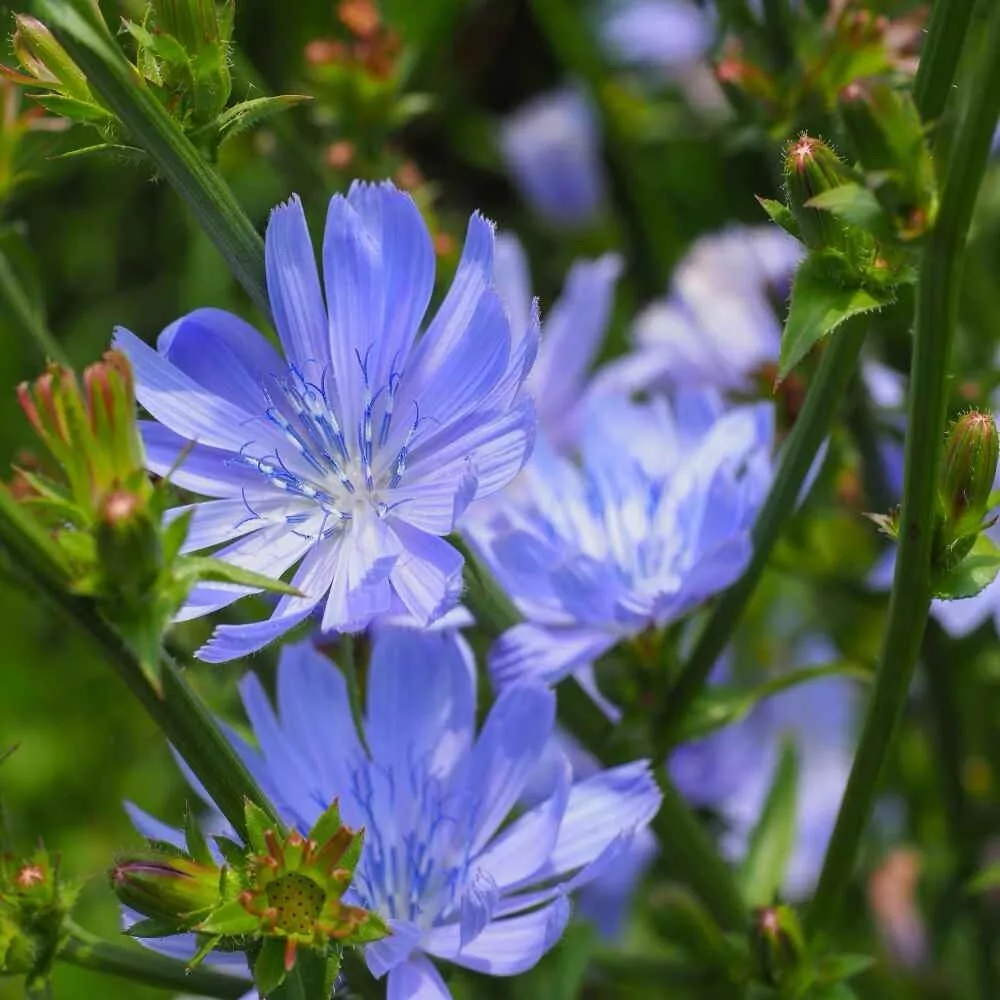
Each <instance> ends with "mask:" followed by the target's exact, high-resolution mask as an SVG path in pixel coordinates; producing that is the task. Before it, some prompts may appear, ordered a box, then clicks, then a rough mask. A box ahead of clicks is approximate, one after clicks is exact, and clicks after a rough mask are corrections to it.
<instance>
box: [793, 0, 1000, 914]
mask: <svg viewBox="0 0 1000 1000" xmlns="http://www.w3.org/2000/svg"><path fill="white" fill-rule="evenodd" d="M990 18H991V21H990V27H989V37H988V39H987V43H986V45H985V49H984V51H983V54H982V58H981V60H980V63H979V65H978V67H977V68H976V72H975V75H974V77H973V78H972V80H971V81H970V88H969V94H970V97H969V106H968V110H967V112H966V114H965V117H964V119H963V120H962V122H961V123H960V124H959V126H958V132H957V135H956V139H955V146H954V153H953V154H952V156H951V158H950V161H949V164H948V170H947V175H946V179H945V185H944V190H943V193H942V196H941V209H940V213H939V215H938V219H937V224H936V225H935V227H934V229H933V231H932V232H931V234H930V236H929V237H928V238H927V243H926V245H925V248H924V253H923V257H922V260H921V267H920V282H919V287H918V297H917V315H916V326H915V330H914V342H913V362H912V365H911V372H912V381H911V385H910V393H909V415H908V424H907V436H906V453H905V470H904V474H903V504H902V514H901V520H900V538H899V552H898V554H897V557H896V573H895V577H894V579H893V586H892V596H891V598H890V601H889V615H888V621H887V623H886V631H885V637H884V640H883V646H882V658H881V664H880V666H879V670H878V674H877V675H876V678H875V687H874V691H873V693H872V698H871V702H870V704H869V708H868V714H867V716H866V719H865V725H864V729H863V731H862V733H861V740H860V743H859V745H858V751H857V754H856V756H855V758H854V765H853V767H852V768H851V776H850V779H849V781H848V784H847V790H846V792H845V793H844V800H843V802H842V803H841V807H840V813H839V815H838V816H837V824H836V827H835V828H834V831H833V836H832V838H831V840H830V845H829V848H828V849H827V854H826V859H825V862H824V865H823V871H822V874H821V875H820V880H819V884H818V886H817V888H816V895H815V897H814V898H813V902H812V906H811V908H810V910H809V913H808V917H807V927H808V929H809V930H810V931H812V932H813V933H817V932H820V931H825V930H827V929H828V928H829V927H830V925H831V924H832V922H833V921H834V919H835V918H836V915H837V909H838V906H839V904H840V901H841V898H842V895H843V891H844V889H845V887H846V886H847V885H848V884H849V882H850V876H851V873H852V871H853V868H854V859H855V855H856V853H857V847H858V843H859V842H860V840H861V836H862V834H863V832H864V828H865V825H866V824H867V822H868V817H869V815H870V814H871V808H872V804H873V802H874V799H875V793H876V791H877V789H878V782H879V775H880V773H881V771H882V765H883V764H884V762H885V758H886V756H887V754H888V751H889V747H890V746H891V744H892V738H893V734H894V733H895V730H896V726H897V723H898V721H899V716H900V713H901V711H902V707H903V702H904V700H905V698H906V694H907V691H908V690H909V686H910V679H911V677H912V676H913V668H914V665H915V663H916V659H917V654H918V652H919V651H920V644H921V641H922V638H923V633H924V626H925V624H926V621H927V612H928V610H929V608H930V600H931V583H930V577H931V558H932V544H933V535H934V526H935V514H936V502H937V474H938V465H939V463H940V457H941V449H942V440H943V437H944V425H945V418H946V416H947V402H948V392H947V378H948V360H949V356H950V353H951V342H952V339H953V337H954V332H955V321H956V315H957V307H958V292H959V284H960V280H961V272H962V258H963V255H964V251H965V242H966V238H967V236H968V231H969V225H970V223H971V221H972V212H973V208H974V207H975V202H976V195H977V193H978V191H979V185H980V182H981V181H982V177H983V173H984V171H985V169H986V162H987V159H988V156H989V150H990V142H991V140H992V137H993V131H994V129H995V127H996V122H997V115H998V113H1000V5H996V6H994V7H993V9H992V11H991V12H990Z"/></svg>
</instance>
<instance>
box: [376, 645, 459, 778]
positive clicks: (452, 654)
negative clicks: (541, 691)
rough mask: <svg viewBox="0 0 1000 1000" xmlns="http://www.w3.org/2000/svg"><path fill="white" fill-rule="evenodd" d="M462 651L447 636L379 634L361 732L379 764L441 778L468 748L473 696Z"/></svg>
mask: <svg viewBox="0 0 1000 1000" xmlns="http://www.w3.org/2000/svg"><path fill="white" fill-rule="evenodd" d="M467 652H468V651H467V647H465V644H464V643H463V642H461V640H460V639H459V638H458V637H457V636H455V635H453V634H450V633H447V632H423V631H417V630H416V629H400V628H385V629H379V630H378V632H377V633H376V635H375V639H374V645H373V647H372V654H371V662H370V666H369V673H368V698H367V702H368V704H367V712H366V716H365V718H366V722H365V733H366V735H367V737H368V747H369V749H370V750H371V754H372V757H373V759H374V760H376V761H378V763H379V765H380V766H385V767H392V768H393V769H394V770H395V773H397V774H405V773H407V772H408V771H409V770H411V769H412V768H413V767H415V766H416V767H419V768H420V769H422V770H425V771H426V772H427V773H429V774H444V773H448V772H449V771H450V770H451V768H452V767H453V766H454V764H455V762H456V761H457V760H459V759H460V758H462V757H463V756H464V755H465V753H466V752H467V751H468V749H469V747H470V745H471V744H472V738H473V735H474V731H475V713H476V696H475V688H474V685H473V677H472V676H471V675H470V672H469V662H468V656H467Z"/></svg>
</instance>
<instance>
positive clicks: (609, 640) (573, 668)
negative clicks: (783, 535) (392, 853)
mask: <svg viewBox="0 0 1000 1000" xmlns="http://www.w3.org/2000/svg"><path fill="white" fill-rule="evenodd" d="M772 440H773V409H772V407H771V406H770V405H768V404H760V405H756V406H747V407H739V408H736V409H732V410H730V411H729V412H723V408H722V404H721V402H720V401H719V399H718V397H716V396H714V395H712V394H679V395H678V396H677V398H676V399H675V400H674V402H673V403H668V401H667V400H666V399H664V398H654V399H652V400H650V401H648V402H645V403H633V402H630V401H629V400H627V399H625V398H622V397H616V396H602V397H597V398H595V399H594V400H593V403H592V405H591V408H590V411H589V413H588V416H587V421H586V425H585V428H584V432H583V435H582V441H581V448H580V450H581V465H580V466H579V467H578V466H577V465H575V464H574V463H573V462H571V461H569V460H568V459H566V458H562V457H560V456H558V455H557V454H556V453H555V452H554V451H553V450H552V449H551V448H550V447H549V446H548V445H547V444H545V443H543V442H542V441H541V440H539V444H538V448H537V449H536V452H535V456H534V458H533V459H532V461H531V462H530V463H529V465H528V466H527V468H526V469H525V471H524V473H523V474H522V477H521V478H520V479H519V480H518V483H517V486H516V488H514V489H512V490H509V491H507V492H506V493H505V494H504V495H503V496H501V497H499V498H498V499H497V500H496V501H494V502H493V503H492V504H491V505H490V507H489V510H488V511H487V512H486V513H485V514H484V515H483V516H482V517H477V518H472V519H469V520H467V521H466V522H464V524H463V529H464V530H465V531H466V532H467V534H468V536H469V538H470V541H471V542H472V544H473V545H474V546H475V548H476V549H477V551H478V552H479V554H480V556H481V557H482V558H483V560H484V561H485V562H486V564H487V566H488V567H489V568H490V570H491V571H492V573H493V574H494V576H495V577H496V579H497V580H498V582H499V583H500V585H501V586H502V587H503V588H504V589H505V590H506V591H507V593H508V594H509V595H510V597H511V598H512V599H513V600H514V602H515V603H516V605H517V607H518V608H519V610H520V611H521V613H522V614H523V615H524V617H525V619H526V621H525V622H524V623H522V624H519V625H516V626H514V627H513V628H511V629H509V630H508V631H507V632H505V633H504V634H503V635H502V636H501V637H500V638H499V639H498V640H497V642H496V643H495V644H494V646H493V648H492V650H491V651H490V655H489V666H490V671H491V674H492V677H493V680H494V682H495V683H496V684H497V685H498V686H499V687H500V688H501V689H502V688H504V687H505V686H506V685H508V684H510V683H511V682H513V681H515V680H517V679H519V678H522V677H534V678H538V679H541V680H544V681H546V682H548V683H554V682H555V681H558V680H560V679H561V678H563V677H565V676H566V675H567V674H569V673H573V672H580V671H586V669H587V668H588V667H589V666H590V664H592V662H593V661H594V660H595V659H597V658H598V657H599V656H600V655H601V654H602V653H604V652H606V651H607V650H608V649H610V648H611V647H612V646H614V645H615V644H616V643H618V642H619V641H620V640H622V639H624V638H627V637H629V636H634V635H636V634H638V633H640V632H642V631H644V630H645V629H647V628H650V627H656V626H660V625H664V624H666V623H668V622H670V621H673V620H675V619H676V618H678V617H680V616H681V615H683V614H685V613H686V612H687V611H689V610H690V609H691V608H693V607H695V606H696V605H697V604H699V603H700V602H702V601H704V600H705V599H706V598H708V597H709V596H711V595H712V594H715V593H717V592H718V591H720V590H722V589H723V588H725V587H727V586H728V585H729V584H730V583H732V582H733V581H734V580H735V579H736V578H737V577H738V576H739V575H740V573H741V572H742V571H743V569H744V567H745V566H746V564H747V561H748V559H749V557H750V535H749V532H750V526H751V524H752V523H753V520H754V517H755V515H756V513H757V509H758V507H759V505H760V502H761V500H762V499H763V496H764V494H765V492H766V490H767V487H768V484H769V482H770V476H771V462H770V452H771V446H772ZM578 676H579V673H578Z"/></svg>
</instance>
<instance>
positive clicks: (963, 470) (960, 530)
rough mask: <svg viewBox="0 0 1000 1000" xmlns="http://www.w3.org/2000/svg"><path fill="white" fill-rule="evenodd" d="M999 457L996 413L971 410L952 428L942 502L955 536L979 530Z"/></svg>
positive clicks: (943, 478) (942, 482)
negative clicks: (994, 416)
mask: <svg viewBox="0 0 1000 1000" xmlns="http://www.w3.org/2000/svg"><path fill="white" fill-rule="evenodd" d="M998 457H1000V438H998V435H997V425H996V421H995V420H994V418H993V414H992V413H984V412H982V411H980V410H970V411H969V412H968V413H963V414H962V416H960V417H959V418H958V419H957V420H956V421H955V422H954V424H952V427H951V430H950V432H949V434H948V441H947V445H946V447H945V457H944V467H943V469H942V472H941V500H942V502H943V505H944V516H945V520H946V522H947V523H948V525H949V527H950V528H951V532H950V533H951V534H953V535H961V534H964V533H965V532H966V531H971V530H975V529H976V527H978V524H979V522H980V521H981V519H982V517H983V515H984V514H985V513H986V507H987V503H988V501H989V496H990V492H991V490H992V489H993V481H994V479H995V478H996V472H997V459H998Z"/></svg>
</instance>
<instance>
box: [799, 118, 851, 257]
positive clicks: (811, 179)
mask: <svg viewBox="0 0 1000 1000" xmlns="http://www.w3.org/2000/svg"><path fill="white" fill-rule="evenodd" d="M851 180H852V177H851V174H850V171H849V170H848V168H847V165H846V164H845V163H844V161H843V160H841V159H840V157H839V156H837V154H836V153H835V152H834V151H833V150H832V149H831V148H830V147H829V146H828V145H827V144H826V143H825V142H823V140H822V139H815V138H813V137H812V136H810V135H806V134H805V133H803V134H802V135H800V136H799V137H798V138H797V139H794V140H793V141H792V142H790V143H789V144H788V147H787V148H786V150H785V189H786V192H787V195H788V207H789V208H790V209H791V211H792V213H793V214H794V216H795V219H796V221H797V222H798V224H799V229H800V231H801V233H802V239H803V241H804V242H805V243H806V245H807V246H809V247H810V248H812V249H814V250H821V249H823V248H824V247H832V248H833V249H842V248H844V247H845V245H846V242H847V240H846V230H845V227H844V224H843V223H842V222H841V221H840V220H839V219H838V218H836V216H834V215H833V214H832V213H830V212H827V211H825V210H823V209H818V208H808V207H806V203H807V202H808V201H810V200H811V199H812V198H815V197H816V196H817V195H818V194H822V193H823V192H824V191H831V190H833V189H834V188H838V187H842V186H843V185H844V184H847V183H849V182H850V181H851Z"/></svg>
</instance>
